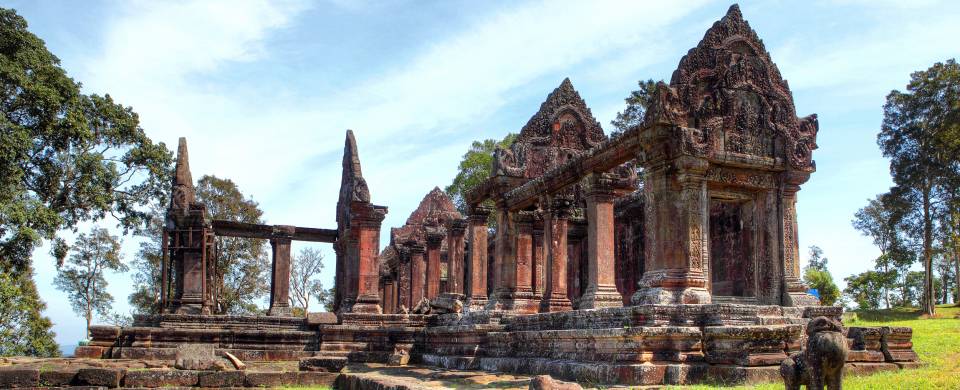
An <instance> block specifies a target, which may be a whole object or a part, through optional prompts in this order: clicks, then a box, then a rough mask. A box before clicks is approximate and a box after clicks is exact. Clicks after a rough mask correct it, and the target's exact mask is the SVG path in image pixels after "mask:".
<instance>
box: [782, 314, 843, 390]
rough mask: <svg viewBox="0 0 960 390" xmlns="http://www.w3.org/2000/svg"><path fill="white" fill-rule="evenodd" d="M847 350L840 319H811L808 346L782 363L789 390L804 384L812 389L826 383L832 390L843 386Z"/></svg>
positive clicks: (821, 387)
mask: <svg viewBox="0 0 960 390" xmlns="http://www.w3.org/2000/svg"><path fill="white" fill-rule="evenodd" d="M847 352H848V351H847V338H846V336H844V334H843V326H842V325H841V324H840V323H839V322H837V321H834V320H831V319H829V318H827V317H817V318H814V319H813V320H810V322H808V323H807V344H806V349H804V350H803V351H801V352H797V353H794V354H792V355H790V357H789V358H787V359H784V360H783V362H782V363H780V376H782V377H783V382H784V387H785V388H786V389H787V390H799V389H800V386H801V385H806V386H807V388H808V389H811V390H820V389H823V388H824V386H826V388H827V389H830V390H839V389H841V388H842V382H843V364H844V362H846V360H847Z"/></svg>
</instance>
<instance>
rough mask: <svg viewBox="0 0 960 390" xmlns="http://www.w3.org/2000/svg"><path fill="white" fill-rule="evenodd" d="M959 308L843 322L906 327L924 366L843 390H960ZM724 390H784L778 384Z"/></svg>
mask: <svg viewBox="0 0 960 390" xmlns="http://www.w3.org/2000/svg"><path fill="white" fill-rule="evenodd" d="M958 316H960V307H957V306H953V305H950V306H939V307H938V308H937V314H936V316H934V317H933V318H926V317H925V316H921V315H920V314H919V313H918V312H917V311H916V310H913V309H894V310H877V311H864V312H858V313H857V315H856V319H853V320H849V319H845V320H844V324H845V325H847V326H883V325H893V326H909V327H911V328H913V349H914V350H915V351H916V352H917V354H918V355H920V361H922V362H923V363H924V364H926V366H924V367H922V368H919V369H914V370H900V371H895V372H882V373H878V374H874V375H869V376H862V377H856V376H849V377H847V378H846V379H845V380H844V382H843V388H844V389H960V318H958ZM717 387H718V386H683V387H674V388H675V389H687V390H694V389H696V390H699V389H714V388H717ZM726 388H727V389H770V390H773V389H783V384H781V383H770V384H763V385H757V386H739V387H726Z"/></svg>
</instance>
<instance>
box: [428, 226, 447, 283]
mask: <svg viewBox="0 0 960 390" xmlns="http://www.w3.org/2000/svg"><path fill="white" fill-rule="evenodd" d="M442 242H443V233H441V232H440V229H438V228H435V227H428V228H427V285H426V297H427V299H434V298H436V297H437V296H438V295H440V244H441V243H442Z"/></svg>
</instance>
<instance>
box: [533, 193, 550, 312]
mask: <svg viewBox="0 0 960 390" xmlns="http://www.w3.org/2000/svg"><path fill="white" fill-rule="evenodd" d="M543 231H544V221H543V213H542V212H540V211H538V212H537V214H536V218H535V219H534V221H533V265H532V271H533V282H532V283H533V300H534V301H536V302H540V301H541V300H543V296H544V294H546V285H547V279H546V275H547V265H546V262H547V251H546V248H545V247H544V246H545V245H544V241H543Z"/></svg>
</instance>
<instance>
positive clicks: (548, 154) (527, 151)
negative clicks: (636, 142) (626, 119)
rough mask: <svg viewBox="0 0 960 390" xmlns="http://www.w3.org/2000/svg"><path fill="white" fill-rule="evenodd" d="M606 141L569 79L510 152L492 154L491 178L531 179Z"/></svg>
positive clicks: (543, 104) (530, 123)
mask: <svg viewBox="0 0 960 390" xmlns="http://www.w3.org/2000/svg"><path fill="white" fill-rule="evenodd" d="M606 139H607V137H606V135H604V134H603V129H602V128H601V127H600V123H599V122H597V120H596V118H594V117H593V114H592V113H591V112H590V108H589V107H587V104H586V102H584V101H583V98H581V97H580V93H578V92H577V90H576V89H574V88H573V84H572V83H571V82H570V79H564V80H563V82H562V83H560V86H559V87H557V88H556V89H554V90H553V92H551V93H550V95H548V96H547V99H546V100H545V101H544V102H543V103H542V104H541V105H540V110H539V111H537V113H536V114H534V115H533V117H531V118H530V120H529V121H528V122H527V124H526V125H525V126H523V129H521V130H520V134H519V135H518V136H517V139H516V141H514V143H513V145H511V147H510V149H509V150H507V149H500V150H498V151H496V152H495V154H494V166H493V168H494V169H493V174H494V175H506V176H513V177H522V178H526V179H531V178H535V177H538V176H540V175H542V174H543V173H544V172H546V171H548V170H549V169H550V168H553V167H555V166H557V165H560V164H562V163H564V162H565V161H567V160H569V159H571V158H573V157H576V156H579V155H580V154H582V152H583V151H586V150H589V149H590V148H593V147H594V146H596V145H598V144H599V143H600V142H603V141H605V140H606Z"/></svg>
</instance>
